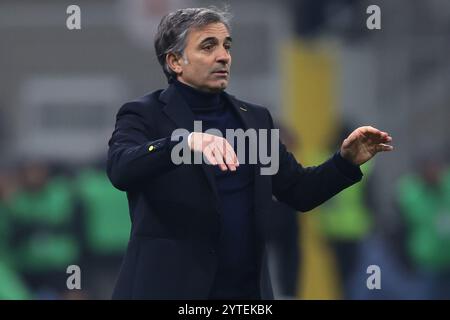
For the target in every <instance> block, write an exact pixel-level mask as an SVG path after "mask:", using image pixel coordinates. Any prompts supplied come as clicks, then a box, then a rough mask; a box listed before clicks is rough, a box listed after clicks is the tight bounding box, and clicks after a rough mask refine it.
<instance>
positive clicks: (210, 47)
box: [203, 45, 213, 51]
mask: <svg viewBox="0 0 450 320" xmlns="http://www.w3.org/2000/svg"><path fill="white" fill-rule="evenodd" d="M212 48H213V45H207V46H204V47H203V49H204V50H208V51H209V50H211V49H212Z"/></svg>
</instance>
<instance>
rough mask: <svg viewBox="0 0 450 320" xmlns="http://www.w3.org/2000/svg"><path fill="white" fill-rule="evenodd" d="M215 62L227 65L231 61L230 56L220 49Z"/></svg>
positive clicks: (223, 49) (227, 52) (226, 51)
mask: <svg viewBox="0 0 450 320" xmlns="http://www.w3.org/2000/svg"><path fill="white" fill-rule="evenodd" d="M216 61H217V62H220V63H222V64H229V63H230V61H231V54H230V52H229V51H228V50H226V49H225V48H222V49H221V50H220V52H219V53H218V55H217V57H216Z"/></svg>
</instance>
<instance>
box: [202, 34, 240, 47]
mask: <svg viewBox="0 0 450 320" xmlns="http://www.w3.org/2000/svg"><path fill="white" fill-rule="evenodd" d="M232 41H233V39H232V38H231V37H230V36H228V37H226V38H225V41H224V42H232ZM206 42H217V38H216V37H208V38H205V39H203V40H202V41H201V42H200V45H201V44H204V43H206Z"/></svg>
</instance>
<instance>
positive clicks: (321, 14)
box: [292, 0, 367, 40]
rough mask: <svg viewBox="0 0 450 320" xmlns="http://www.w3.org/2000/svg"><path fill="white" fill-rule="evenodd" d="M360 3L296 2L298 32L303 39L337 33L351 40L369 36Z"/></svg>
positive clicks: (339, 0) (350, 0) (348, 0)
mask: <svg viewBox="0 0 450 320" xmlns="http://www.w3.org/2000/svg"><path fill="white" fill-rule="evenodd" d="M363 5H364V3H362V1H360V0H299V1H295V2H293V10H292V12H293V13H294V21H295V31H296V33H297V35H298V36H300V37H302V38H306V39H309V38H315V37H318V36H320V35H322V34H323V33H330V32H331V33H338V34H339V35H341V36H344V37H346V39H348V40H357V39H360V38H361V37H362V36H363V35H365V34H366V35H367V28H366V27H365V25H364V24H365V19H364V18H361V17H362V13H364V12H365V8H363V7H362V6H363Z"/></svg>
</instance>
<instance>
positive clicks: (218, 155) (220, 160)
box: [211, 144, 227, 171]
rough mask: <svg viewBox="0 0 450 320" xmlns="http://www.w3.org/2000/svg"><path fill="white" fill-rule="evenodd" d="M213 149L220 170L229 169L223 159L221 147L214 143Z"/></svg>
mask: <svg viewBox="0 0 450 320" xmlns="http://www.w3.org/2000/svg"><path fill="white" fill-rule="evenodd" d="M211 151H212V154H213V156H214V159H216V162H217V164H218V165H219V168H220V170H222V171H226V170H227V166H226V165H225V163H224V161H223V155H222V153H221V152H220V150H219V148H218V147H217V146H216V145H215V144H214V145H213V146H212V147H211Z"/></svg>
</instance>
